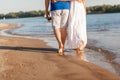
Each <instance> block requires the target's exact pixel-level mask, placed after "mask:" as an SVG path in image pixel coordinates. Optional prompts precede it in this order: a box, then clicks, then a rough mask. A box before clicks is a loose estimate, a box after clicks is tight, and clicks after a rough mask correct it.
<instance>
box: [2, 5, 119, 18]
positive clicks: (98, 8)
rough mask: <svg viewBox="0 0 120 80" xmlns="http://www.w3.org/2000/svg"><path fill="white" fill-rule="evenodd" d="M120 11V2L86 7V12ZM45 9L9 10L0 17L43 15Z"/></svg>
mask: <svg viewBox="0 0 120 80" xmlns="http://www.w3.org/2000/svg"><path fill="white" fill-rule="evenodd" d="M119 12H120V4H119V5H113V6H112V5H101V6H99V5H97V6H92V7H87V13H88V14H97V13H119ZM44 15H45V11H43V10H39V11H29V12H22V11H20V12H11V13H8V14H0V19H3V18H4V17H5V18H25V17H38V16H44Z"/></svg>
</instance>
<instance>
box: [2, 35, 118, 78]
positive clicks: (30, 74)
mask: <svg viewBox="0 0 120 80" xmlns="http://www.w3.org/2000/svg"><path fill="white" fill-rule="evenodd" d="M56 52H57V50H56V49H55V48H51V47H50V46H47V45H46V43H45V42H44V41H42V40H36V39H26V38H15V37H4V36H0V80H120V78H119V77H118V76H117V75H115V74H113V73H111V72H109V71H107V70H105V69H103V68H101V67H98V66H96V65H94V64H92V63H88V62H85V61H82V60H80V59H79V58H78V57H72V56H58V54H57V53H56Z"/></svg>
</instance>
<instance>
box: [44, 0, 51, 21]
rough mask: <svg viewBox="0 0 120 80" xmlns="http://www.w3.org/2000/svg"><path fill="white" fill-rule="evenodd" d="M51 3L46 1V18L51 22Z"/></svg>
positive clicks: (48, 0)
mask: <svg viewBox="0 0 120 80" xmlns="http://www.w3.org/2000/svg"><path fill="white" fill-rule="evenodd" d="M49 2H50V0H45V14H46V18H47V19H48V20H49V19H50V14H49V10H48V9H49Z"/></svg>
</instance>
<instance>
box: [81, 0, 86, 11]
mask: <svg viewBox="0 0 120 80" xmlns="http://www.w3.org/2000/svg"><path fill="white" fill-rule="evenodd" d="M82 2H83V5H84V8H85V11H86V0H82Z"/></svg>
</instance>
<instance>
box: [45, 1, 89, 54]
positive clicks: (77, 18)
mask: <svg viewBox="0 0 120 80" xmlns="http://www.w3.org/2000/svg"><path fill="white" fill-rule="evenodd" d="M49 3H51V16H52V27H53V29H54V34H55V37H56V39H57V41H58V44H59V49H58V54H59V55H64V45H65V41H66V37H67V43H68V46H69V48H71V49H75V50H76V52H77V54H80V53H81V51H82V50H83V49H84V47H85V46H86V43H87V34H86V4H85V0H45V8H46V17H47V19H48V20H49V19H50V18H51V17H50V14H49Z"/></svg>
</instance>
